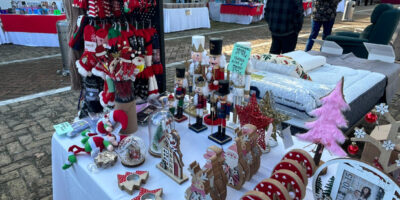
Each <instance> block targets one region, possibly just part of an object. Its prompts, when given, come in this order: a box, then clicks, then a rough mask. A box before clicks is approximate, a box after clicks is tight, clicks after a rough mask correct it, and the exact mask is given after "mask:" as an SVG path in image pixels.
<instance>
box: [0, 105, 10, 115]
mask: <svg viewBox="0 0 400 200" xmlns="http://www.w3.org/2000/svg"><path fill="white" fill-rule="evenodd" d="M9 110H10V107H8V106H0V113H5V112H8V111H9Z"/></svg>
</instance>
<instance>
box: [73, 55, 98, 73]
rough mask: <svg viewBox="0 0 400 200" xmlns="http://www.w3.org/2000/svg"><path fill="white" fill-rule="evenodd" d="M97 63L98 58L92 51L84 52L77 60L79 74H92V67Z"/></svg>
mask: <svg viewBox="0 0 400 200" xmlns="http://www.w3.org/2000/svg"><path fill="white" fill-rule="evenodd" d="M96 65H97V60H96V57H95V55H94V53H92V52H88V51H85V52H83V54H82V56H81V58H80V59H79V60H77V61H76V62H75V66H76V68H77V69H78V72H79V74H80V75H81V76H82V77H86V76H92V69H93V68H95V67H96Z"/></svg>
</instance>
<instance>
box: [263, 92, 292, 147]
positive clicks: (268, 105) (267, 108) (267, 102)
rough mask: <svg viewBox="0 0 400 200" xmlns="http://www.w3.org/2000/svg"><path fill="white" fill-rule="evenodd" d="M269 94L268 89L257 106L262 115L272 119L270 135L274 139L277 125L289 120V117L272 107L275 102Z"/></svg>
mask: <svg viewBox="0 0 400 200" xmlns="http://www.w3.org/2000/svg"><path fill="white" fill-rule="evenodd" d="M271 96H272V94H271V93H270V92H269V91H267V92H266V93H265V95H264V97H263V99H261V101H260V103H259V107H260V110H261V112H262V114H263V115H265V116H267V117H269V118H272V119H273V121H272V126H273V129H272V135H271V137H272V138H273V139H274V140H275V141H276V131H277V127H278V125H279V124H280V123H282V122H284V121H287V120H289V119H290V117H289V116H287V115H284V114H282V113H280V112H278V111H277V110H275V108H274V103H275V102H274V100H273V99H272V97H271Z"/></svg>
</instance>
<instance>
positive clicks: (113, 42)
mask: <svg viewBox="0 0 400 200" xmlns="http://www.w3.org/2000/svg"><path fill="white" fill-rule="evenodd" d="M121 40H122V37H121V31H120V30H119V27H118V25H116V24H114V25H113V27H111V28H110V29H109V30H108V45H109V46H110V47H117V46H118V44H121Z"/></svg>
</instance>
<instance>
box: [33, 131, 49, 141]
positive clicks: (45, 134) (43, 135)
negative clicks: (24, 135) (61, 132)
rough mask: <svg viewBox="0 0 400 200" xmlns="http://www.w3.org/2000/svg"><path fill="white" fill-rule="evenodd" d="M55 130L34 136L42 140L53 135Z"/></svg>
mask: <svg viewBox="0 0 400 200" xmlns="http://www.w3.org/2000/svg"><path fill="white" fill-rule="evenodd" d="M53 133H54V131H48V132H44V133H41V134H38V135H34V136H33V138H35V140H41V139H46V138H47V139H48V138H50V137H51V136H53Z"/></svg>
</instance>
